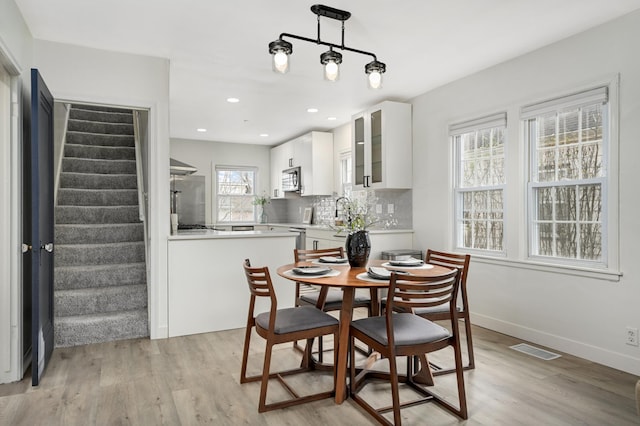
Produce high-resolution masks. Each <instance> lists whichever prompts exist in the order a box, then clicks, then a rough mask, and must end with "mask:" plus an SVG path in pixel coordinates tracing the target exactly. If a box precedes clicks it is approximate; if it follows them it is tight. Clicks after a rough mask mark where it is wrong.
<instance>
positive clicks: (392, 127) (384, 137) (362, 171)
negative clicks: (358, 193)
mask: <svg viewBox="0 0 640 426" xmlns="http://www.w3.org/2000/svg"><path fill="white" fill-rule="evenodd" d="M351 124H352V129H351V132H352V138H351V140H352V146H351V152H352V155H353V186H354V189H363V188H378V189H384V188H389V189H408V188H411V185H412V182H411V180H412V174H413V173H412V158H411V152H412V147H411V104H405V103H400V102H392V101H385V102H382V103H380V104H378V105H376V106H374V107H373V108H370V109H368V110H366V111H364V112H362V113H360V114H357V115H354V116H353V117H352V123H351Z"/></svg>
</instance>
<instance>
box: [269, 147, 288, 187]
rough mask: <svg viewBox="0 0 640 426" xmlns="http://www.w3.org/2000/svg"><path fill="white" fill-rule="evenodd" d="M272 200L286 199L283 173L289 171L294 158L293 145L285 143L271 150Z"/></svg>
mask: <svg viewBox="0 0 640 426" xmlns="http://www.w3.org/2000/svg"><path fill="white" fill-rule="evenodd" d="M270 155H271V158H270V163H271V198H275V199H278V198H284V191H282V171H283V170H285V169H288V168H289V167H290V166H289V160H291V159H292V158H293V144H291V143H288V142H286V143H283V144H281V145H278V146H275V147H273V148H271V152H270Z"/></svg>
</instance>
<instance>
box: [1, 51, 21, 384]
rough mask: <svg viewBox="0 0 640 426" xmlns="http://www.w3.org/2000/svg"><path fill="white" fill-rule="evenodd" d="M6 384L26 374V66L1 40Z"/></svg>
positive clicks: (3, 358) (3, 364) (3, 357)
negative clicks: (23, 106)
mask: <svg viewBox="0 0 640 426" xmlns="http://www.w3.org/2000/svg"><path fill="white" fill-rule="evenodd" d="M0 67H1V68H2V69H1V70H0V71H1V72H2V74H3V76H2V80H3V83H2V85H3V87H2V88H0V91H1V92H2V93H0V102H2V106H3V107H2V108H1V109H0V111H2V115H3V116H2V117H0V122H1V123H2V126H1V128H2V131H1V132H0V383H9V382H15V381H18V380H20V379H22V376H23V374H24V370H25V367H26V365H25V363H24V362H23V361H24V360H23V359H22V355H23V354H22V251H21V247H22V215H21V211H22V192H21V186H22V166H21V165H22V144H21V143H20V141H21V136H22V126H21V123H22V111H21V102H20V99H21V97H20V93H21V90H20V89H21V80H20V74H21V72H22V69H21V67H20V66H19V65H18V62H17V61H16V60H15V58H14V57H13V55H11V52H10V51H9V49H8V48H7V47H6V45H5V44H4V43H3V41H2V39H0Z"/></svg>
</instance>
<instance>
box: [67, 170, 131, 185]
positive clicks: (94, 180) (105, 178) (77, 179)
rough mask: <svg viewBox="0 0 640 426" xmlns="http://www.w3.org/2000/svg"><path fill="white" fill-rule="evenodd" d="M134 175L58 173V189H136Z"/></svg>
mask: <svg viewBox="0 0 640 426" xmlns="http://www.w3.org/2000/svg"><path fill="white" fill-rule="evenodd" d="M137 187H138V177H137V175H135V174H95V173H69V172H63V173H60V188H83V189H136V188H137Z"/></svg>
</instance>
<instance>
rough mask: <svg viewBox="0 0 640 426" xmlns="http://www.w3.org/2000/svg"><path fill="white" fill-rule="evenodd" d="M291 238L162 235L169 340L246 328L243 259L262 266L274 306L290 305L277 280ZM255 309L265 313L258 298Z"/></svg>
mask: <svg viewBox="0 0 640 426" xmlns="http://www.w3.org/2000/svg"><path fill="white" fill-rule="evenodd" d="M296 236H297V234H295V233H292V232H279V231H212V230H206V229H197V230H185V231H178V233H177V234H174V235H170V236H169V237H168V278H169V289H168V294H167V297H168V311H169V312H168V317H169V321H168V324H169V337H173V336H182V335H187V334H196V333H206V332H210V331H219V330H229V329H234V328H241V327H245V326H246V321H247V309H248V307H249V288H248V286H247V282H246V278H245V276H244V272H243V269H242V264H243V262H244V259H247V258H248V259H250V260H251V264H252V265H254V266H268V267H269V269H270V270H271V271H272V274H271V278H272V280H273V284H274V287H275V291H276V294H277V296H278V308H286V307H291V306H293V304H294V298H295V286H294V285H293V284H292V283H291V282H288V281H287V280H284V279H283V278H281V277H279V276H278V275H277V274H276V273H275V270H276V269H277V267H278V266H280V265H284V264H286V263H291V262H292V259H293V249H294V248H295V241H296ZM259 302H261V303H259V304H257V309H258V311H260V310H268V306H269V305H268V301H265V300H260V301H259Z"/></svg>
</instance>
